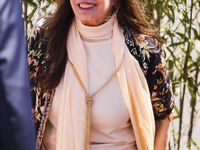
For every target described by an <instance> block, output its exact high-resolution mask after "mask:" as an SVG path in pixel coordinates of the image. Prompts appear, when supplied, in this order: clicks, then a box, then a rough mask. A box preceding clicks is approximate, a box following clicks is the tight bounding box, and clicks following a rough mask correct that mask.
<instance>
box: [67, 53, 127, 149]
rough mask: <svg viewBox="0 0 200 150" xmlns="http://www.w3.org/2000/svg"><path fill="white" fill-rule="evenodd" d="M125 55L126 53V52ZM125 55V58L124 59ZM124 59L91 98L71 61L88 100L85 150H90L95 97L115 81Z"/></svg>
mask: <svg viewBox="0 0 200 150" xmlns="http://www.w3.org/2000/svg"><path fill="white" fill-rule="evenodd" d="M124 53H125V52H124ZM124 55H125V54H123V58H124ZM123 58H122V60H121V63H120V64H119V66H118V67H117V69H116V70H115V72H114V73H113V74H112V76H111V77H110V78H109V79H108V80H107V81H106V82H105V83H104V84H103V85H102V86H101V87H100V88H99V89H98V90H97V91H96V92H95V93H94V94H92V95H91V96H89V95H88V93H87V90H86V88H85V86H84V84H83V82H82V80H81V78H80V76H79V74H78V72H77V70H76V68H75V67H74V65H73V63H72V62H71V61H70V60H68V61H69V63H70V65H71V67H72V70H73V72H74V75H75V76H76V78H77V79H78V81H79V83H80V85H81V88H82V89H83V91H84V94H85V100H86V104H87V122H86V140H85V150H90V119H91V107H92V104H93V102H94V101H93V97H94V96H95V95H97V94H98V93H99V92H100V91H101V90H102V89H103V88H105V87H106V86H107V85H108V83H109V82H110V81H111V80H112V79H113V77H114V76H115V75H116V74H117V72H118V71H119V69H120V68H121V66H122V62H123Z"/></svg>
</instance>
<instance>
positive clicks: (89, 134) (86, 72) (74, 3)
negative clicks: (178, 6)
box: [28, 0, 173, 150]
mask: <svg viewBox="0 0 200 150" xmlns="http://www.w3.org/2000/svg"><path fill="white" fill-rule="evenodd" d="M143 8H144V7H143V6H142V4H141V2H140V1H139V0H58V4H57V10H56V12H55V13H54V14H53V15H52V16H51V17H49V18H42V19H41V20H40V21H38V23H36V25H35V26H34V28H33V29H32V30H31V32H30V36H29V38H28V50H29V54H28V59H29V65H30V79H31V83H32V86H31V90H32V92H33V93H34V110H35V112H34V116H35V121H36V122H35V123H36V130H37V140H36V143H37V149H38V150H39V149H40V150H122V149H123V150H166V148H167V143H168V135H169V127H170V121H171V119H172V117H173V113H172V109H173V96H172V92H171V89H170V79H169V75H168V72H167V66H166V62H165V58H164V54H163V49H162V46H161V40H160V37H159V35H158V33H157V31H155V30H153V28H152V27H151V25H150V23H149V22H148V21H147V18H146V16H145V12H144V10H143Z"/></svg>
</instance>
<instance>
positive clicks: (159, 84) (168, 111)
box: [144, 38, 174, 120]
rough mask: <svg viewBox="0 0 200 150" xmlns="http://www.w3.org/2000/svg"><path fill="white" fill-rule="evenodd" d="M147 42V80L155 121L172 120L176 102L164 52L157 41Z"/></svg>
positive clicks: (148, 40) (146, 39) (147, 40)
mask: <svg viewBox="0 0 200 150" xmlns="http://www.w3.org/2000/svg"><path fill="white" fill-rule="evenodd" d="M145 41H146V47H144V50H147V51H148V52H149V54H150V59H149V63H148V70H147V74H146V79H147V83H148V85H149V90H150V93H151V101H152V107H153V111H154V117H155V120H161V119H162V120H163V119H166V120H171V119H172V118H173V113H172V110H173V106H174V102H173V94H172V90H171V86H170V77H169V73H168V71H167V65H166V60H165V56H164V55H165V54H164V50H163V49H162V47H161V46H160V44H159V43H158V42H157V41H156V40H153V39H149V38H145Z"/></svg>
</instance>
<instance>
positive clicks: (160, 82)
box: [28, 19, 173, 149]
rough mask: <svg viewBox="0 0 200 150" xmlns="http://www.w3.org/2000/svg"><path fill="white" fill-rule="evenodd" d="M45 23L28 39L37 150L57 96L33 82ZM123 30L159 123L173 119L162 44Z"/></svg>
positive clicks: (43, 48)
mask: <svg viewBox="0 0 200 150" xmlns="http://www.w3.org/2000/svg"><path fill="white" fill-rule="evenodd" d="M44 21H45V20H44V19H41V20H40V21H38V23H37V24H36V25H35V26H34V28H33V29H32V30H31V32H30V36H29V38H28V62H29V66H30V79H31V84H32V85H31V92H32V95H33V109H34V111H33V112H34V119H35V127H36V132H37V139H36V143H37V149H39V147H40V145H41V142H42V139H43V133H44V130H45V126H46V122H47V119H48V114H49V110H50V107H51V103H52V100H53V97H54V93H55V90H52V91H49V92H40V90H39V89H37V87H36V86H35V85H34V82H33V79H34V78H35V77H36V76H37V72H38V69H39V66H40V62H41V60H42V58H43V56H44V51H45V48H46V41H45V40H41V35H40V34H41V29H42V26H43V24H44ZM121 29H122V31H123V33H124V37H125V43H126V45H127V47H128V49H129V51H130V53H131V54H132V55H133V57H135V58H136V60H137V61H138V62H139V65H140V67H141V69H142V71H143V73H144V75H145V77H146V80H147V83H148V86H149V91H150V94H151V100H152V107H153V111H154V117H155V120H161V119H167V120H171V119H172V118H173V113H172V109H173V96H172V92H171V88H170V79H169V75H168V72H167V67H166V62H165V58H164V55H163V50H162V48H161V46H160V44H159V43H158V42H157V41H156V40H154V39H153V38H151V37H148V36H145V35H140V36H137V37H134V36H133V34H132V32H131V30H130V29H129V28H127V27H126V26H125V25H121ZM136 39H137V40H136ZM141 113H142V112H141Z"/></svg>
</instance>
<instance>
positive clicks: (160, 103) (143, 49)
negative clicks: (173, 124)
mask: <svg viewBox="0 0 200 150" xmlns="http://www.w3.org/2000/svg"><path fill="white" fill-rule="evenodd" d="M121 28H122V31H123V33H124V37H125V43H126V45H127V47H128V49H129V51H130V53H131V54H132V55H133V57H135V59H136V60H137V61H138V63H139V65H140V67H141V69H142V71H143V73H144V76H145V77H146V80H147V83H148V86H149V91H150V94H151V101H152V107H153V111H154V117H155V120H163V119H166V120H171V119H172V118H173V113H172V110H173V107H174V102H173V94H172V91H171V87H170V78H169V74H168V71H167V66H166V60H165V57H164V50H162V48H161V46H160V44H159V42H158V41H157V40H155V39H153V38H152V37H150V36H146V35H142V34H141V35H137V34H135V35H134V34H133V32H132V31H131V29H130V28H128V27H127V26H126V25H124V24H121ZM133 35H134V36H133ZM136 35H137V36H136Z"/></svg>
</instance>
